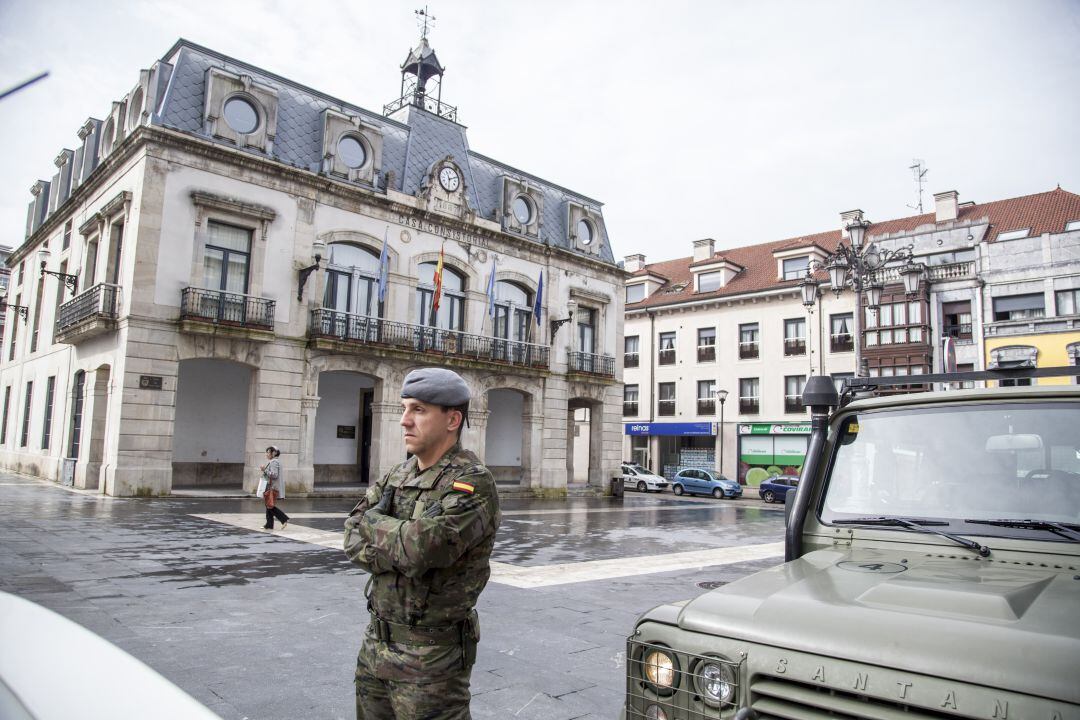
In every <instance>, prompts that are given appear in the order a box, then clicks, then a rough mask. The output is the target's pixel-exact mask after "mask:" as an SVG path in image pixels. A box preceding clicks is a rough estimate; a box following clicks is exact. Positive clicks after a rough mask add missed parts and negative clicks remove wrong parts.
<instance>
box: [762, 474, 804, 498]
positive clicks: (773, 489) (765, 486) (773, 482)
mask: <svg viewBox="0 0 1080 720" xmlns="http://www.w3.org/2000/svg"><path fill="white" fill-rule="evenodd" d="M797 487H799V476H798V475H774V476H773V477H771V478H769V479H768V480H766V481H765V482H763V483H761V487H759V488H758V495H760V496H761V499H762V500H764V501H765V502H767V503H773V502H785V501H786V500H787V491H788V490H790V489H791V488H797Z"/></svg>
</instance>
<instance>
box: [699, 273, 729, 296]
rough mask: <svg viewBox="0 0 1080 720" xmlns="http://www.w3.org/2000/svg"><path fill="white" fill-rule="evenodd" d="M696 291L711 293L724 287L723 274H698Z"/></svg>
mask: <svg viewBox="0 0 1080 720" xmlns="http://www.w3.org/2000/svg"><path fill="white" fill-rule="evenodd" d="M697 283H698V285H697V291H698V292H712V291H713V290H719V289H720V288H722V287H724V273H723V272H721V271H717V272H707V273H699V274H698V276H697Z"/></svg>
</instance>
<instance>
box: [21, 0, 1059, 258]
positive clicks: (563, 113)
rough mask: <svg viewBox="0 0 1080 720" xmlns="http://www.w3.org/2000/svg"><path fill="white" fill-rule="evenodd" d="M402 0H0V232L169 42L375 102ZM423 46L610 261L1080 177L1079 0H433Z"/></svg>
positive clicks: (485, 134) (400, 33)
mask: <svg viewBox="0 0 1080 720" xmlns="http://www.w3.org/2000/svg"><path fill="white" fill-rule="evenodd" d="M416 7H419V0H415V1H414V2H399V1H397V0H393V1H390V0H385V1H383V2H371V1H370V0H350V1H348V2H344V1H343V2H319V1H313V0H307V1H306V2H303V3H301V2H256V1H254V0H248V1H242V0H215V1H214V2H205V1H204V0H184V1H183V2H173V1H164V0H160V1H156V2H154V1H147V0H141V1H140V2H112V1H109V0H105V1H99V2H86V1H85V0H78V1H77V2H71V1H68V0H49V1H48V2H42V1H41V0H0V88H2V89H6V88H8V87H10V86H13V85H15V84H16V83H18V82H20V81H22V80H24V79H26V78H28V77H30V76H32V75H34V74H36V73H37V72H40V71H42V70H48V71H50V72H51V76H50V77H49V79H47V80H46V81H44V82H41V83H39V84H38V85H36V86H34V87H32V88H30V89H27V90H25V91H23V92H21V93H19V94H17V95H14V96H11V97H9V98H8V99H7V100H3V101H0V143H2V145H3V149H4V155H3V158H4V161H3V163H0V229H2V230H0V243H2V244H7V245H11V246H13V247H14V246H18V245H19V244H21V243H22V241H23V234H24V229H25V221H26V205H27V202H28V201H29V198H30V193H29V188H30V187H31V185H32V184H33V183H34V182H35V181H36V180H37V179H39V178H42V179H46V180H48V179H51V178H52V175H53V173H54V172H55V167H54V165H53V158H55V157H56V155H57V154H58V153H59V151H60V150H61V149H62V148H64V147H68V148H72V149H74V148H75V147H77V144H78V137H77V135H76V130H77V129H78V127H79V126H80V125H81V124H82V122H83V121H84V120H85V119H86V118H87V117H90V116H93V117H97V118H104V117H105V116H106V114H107V113H108V111H109V109H110V107H111V103H112V101H113V100H116V99H119V98H120V97H121V96H122V95H123V94H124V93H126V92H127V91H129V90H130V89H131V88H132V87H134V86H135V84H136V82H137V80H138V72H139V70H140V69H141V68H148V67H149V66H150V65H151V64H152V63H153V62H154V61H155V60H156V59H158V58H160V57H161V55H162V54H164V53H165V51H166V50H167V49H168V48H169V47H170V46H171V45H172V43H173V42H174V41H175V40H176V39H177V38H178V37H184V38H187V39H188V40H191V41H193V42H196V43H199V44H202V45H206V46H208V47H211V48H213V49H215V50H218V51H220V52H223V53H225V54H227V55H231V56H232V57H235V58H237V59H240V60H243V61H246V62H249V63H252V64H254V65H256V66H258V67H261V68H264V69H266V70H268V71H272V72H275V73H277V74H279V75H282V76H284V77H287V78H289V79H292V80H295V81H297V82H300V83H303V84H306V85H309V86H311V87H313V88H315V89H318V90H321V91H323V92H326V93H329V94H331V95H334V96H337V97H340V98H342V99H344V100H347V101H350V102H352V103H355V104H357V105H360V106H361V107H365V108H368V109H370V110H374V111H380V110H381V108H382V105H383V104H384V103H386V102H389V101H390V100H392V99H394V98H396V97H397V95H398V91H399V84H400V74H399V66H400V64H401V62H402V60H404V58H405V56H406V54H407V52H408V49H409V47H410V46H412V45H414V44H415V43H416V40H417V38H418V30H417V26H416V23H415V18H414V16H413V10H414V9H415V8H416ZM431 11H432V14H433V15H435V17H436V18H437V23H436V26H435V28H434V30H433V31H432V32H431V43H432V45H433V47H434V48H435V50H436V52H437V53H438V56H439V59H440V60H441V61H442V63H443V65H444V66H445V67H446V68H447V72H446V79H445V84H444V89H443V100H444V101H446V102H449V103H451V104H453V105H457V106H458V108H459V119H460V120H461V122H462V123H464V124H465V125H466V126H468V128H469V135H468V137H469V143H470V146H471V147H472V149H474V150H476V151H477V152H481V153H483V154H485V155H489V156H491V157H494V158H497V159H499V160H501V161H503V162H506V163H509V164H511V165H513V166H516V167H518V168H521V169H522V170H525V171H528V172H531V173H533V174H536V175H539V176H540V177H543V178H545V179H547V180H550V181H552V182H555V183H558V184H560V185H563V186H566V187H569V188H572V189H574V190H576V191H578V192H581V193H584V194H586V195H588V196H590V197H592V198H594V199H596V200H599V201H601V202H603V203H604V217H605V219H606V222H607V227H608V232H609V235H610V237H611V242H612V248H613V250H614V253H615V256H616V258H621V257H623V256H624V255H627V254H630V253H634V252H644V253H645V254H646V255H647V257H648V260H649V261H650V262H653V261H658V260H664V259H670V258H673V257H679V256H685V255H689V254H690V252H691V243H692V241H693V240H695V239H699V238H703V237H712V238H715V239H716V241H717V247H718V248H726V247H734V246H739V245H747V244H752V243H758V242H766V241H769V240H778V239H782V238H787V237H793V236H798V235H802V234H808V233H813V232H820V231H823V230H829V229H832V228H835V227H838V226H839V222H840V220H839V214H840V212H842V211H844V210H849V209H852V208H862V209H863V210H864V211H866V213H867V216H868V217H869V218H870V219H871V220H885V219H889V218H894V217H901V216H905V215H911V214H915V211H914V210H911V209H910V208H909V207H908V205H914V204H915V203H916V201H917V198H916V192H915V183H914V181H913V179H912V173H911V171H910V170H909V169H908V166H910V165H911V163H912V159H913V158H922V159H923V160H925V163H926V167H927V168H928V170H929V172H928V173H927V176H926V180H927V184H926V192H925V194H924V203H925V204H926V207H927V210H928V211H930V210H932V208H933V196H932V194H933V193H934V192H940V191H943V190H957V191H959V193H960V200H961V201H966V200H975V201H977V202H985V201H989V200H997V199H1002V198H1007V197H1015V196H1018V195H1027V194H1031V193H1035V192H1042V191H1046V190H1051V189H1053V188H1054V187H1055V186H1056V185H1058V184H1060V185H1061V186H1062V187H1063V188H1065V189H1066V190H1070V191H1073V192H1080V91H1078V88H1080V41H1078V37H1080V0H1014V1H1012V2H1002V1H993V0H971V1H967V0H952V1H950V2H944V1H942V0H930V1H925V2H871V1H869V0H867V1H864V2H840V1H836V2H825V1H821V2H811V1H809V0H802V1H796V2H779V1H777V2H773V1H771V0H747V1H745V2H733V1H727V0H725V1H723V2H719V1H717V2H678V1H677V0H665V1H663V2H634V1H622V2H616V1H615V0H612V1H610V2H581V1H575V2H569V1H566V2H563V1H559V0H547V1H546V2H496V1H495V0H488V1H486V2H479V1H476V2H461V1H455V2H447V1H445V0H443V1H442V2H439V1H438V0H435V1H434V2H432V4H431Z"/></svg>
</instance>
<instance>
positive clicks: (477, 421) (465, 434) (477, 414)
mask: <svg viewBox="0 0 1080 720" xmlns="http://www.w3.org/2000/svg"><path fill="white" fill-rule="evenodd" d="M489 419H491V413H490V412H489V411H487V410H470V411H469V422H470V423H471V425H472V427H471V428H465V429H464V430H462V432H461V446H462V447H463V448H465V449H466V450H472V451H473V452H474V453H476V456H477V457H479V458H480V459H481V460H482V461H484V462H487V426H488V420H489Z"/></svg>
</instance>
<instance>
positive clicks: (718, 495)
mask: <svg viewBox="0 0 1080 720" xmlns="http://www.w3.org/2000/svg"><path fill="white" fill-rule="evenodd" d="M712 496H713V497H714V498H716V499H717V500H723V499H724V491H723V490H721V489H720V488H714V489H713V491H712Z"/></svg>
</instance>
